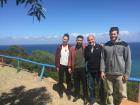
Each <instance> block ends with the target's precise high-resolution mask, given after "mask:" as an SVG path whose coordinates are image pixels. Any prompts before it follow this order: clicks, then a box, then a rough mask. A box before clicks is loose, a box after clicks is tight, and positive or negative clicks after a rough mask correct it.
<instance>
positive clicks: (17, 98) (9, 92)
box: [0, 66, 83, 105]
mask: <svg viewBox="0 0 140 105" xmlns="http://www.w3.org/2000/svg"><path fill="white" fill-rule="evenodd" d="M56 84H57V82H56V81H55V80H53V79H52V78H49V77H48V78H44V79H43V80H42V81H40V80H39V78H38V76H37V74H35V73H29V72H27V71H26V70H21V71H20V72H18V73H17V72H16V69H15V68H12V67H8V66H5V67H2V66H0V105H82V104H83V101H82V100H81V99H79V100H78V101H77V102H76V103H73V102H72V99H73V97H72V98H71V100H68V99H67V96H66V94H64V96H63V98H60V97H59V94H58V93H57V91H56V90H55V86H56Z"/></svg>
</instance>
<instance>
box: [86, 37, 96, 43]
mask: <svg viewBox="0 0 140 105" xmlns="http://www.w3.org/2000/svg"><path fill="white" fill-rule="evenodd" d="M94 42H95V39H94V37H93V36H89V37H88V43H89V44H90V45H93V44H94Z"/></svg>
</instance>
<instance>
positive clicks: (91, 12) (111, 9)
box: [0, 0, 140, 45]
mask: <svg viewBox="0 0 140 105" xmlns="http://www.w3.org/2000/svg"><path fill="white" fill-rule="evenodd" d="M15 1H16V0H8V3H7V4H6V5H4V7H3V8H2V7H1V8H0V45H5V44H6V45H7V44H8V45H9V44H10V45H12V44H53V43H55V44H56V43H61V41H62V36H63V34H64V33H69V34H70V43H75V38H76V36H77V35H79V34H81V35H83V36H84V37H85V39H84V40H85V42H86V37H87V36H88V35H89V33H93V34H94V35H95V38H96V42H98V43H104V42H106V41H108V40H109V35H108V31H109V29H110V27H112V26H118V27H119V29H120V38H121V39H122V40H125V41H127V42H140V38H139V35H140V6H139V5H140V0H42V1H43V2H41V3H42V5H43V6H44V8H45V10H46V11H44V14H45V16H46V19H42V20H41V22H38V21H37V20H36V21H34V22H33V18H32V17H30V16H28V15H27V11H28V9H29V7H25V6H24V5H20V6H16V4H15Z"/></svg>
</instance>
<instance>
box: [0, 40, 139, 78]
mask: <svg viewBox="0 0 140 105" xmlns="http://www.w3.org/2000/svg"><path fill="white" fill-rule="evenodd" d="M129 45H130V48H131V53H132V72H131V77H137V78H140V71H139V69H140V42H135V43H129ZM20 46H21V47H23V48H24V49H25V50H26V51H27V52H28V53H31V52H32V51H34V50H45V51H48V52H50V53H52V54H55V51H56V48H57V45H56V44H42V45H20ZM8 47H9V45H0V50H4V49H6V48H8Z"/></svg>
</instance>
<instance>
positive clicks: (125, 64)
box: [100, 41, 131, 76]
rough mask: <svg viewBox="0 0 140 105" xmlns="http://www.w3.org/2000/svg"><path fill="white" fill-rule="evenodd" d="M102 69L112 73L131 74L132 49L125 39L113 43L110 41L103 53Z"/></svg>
mask: <svg viewBox="0 0 140 105" xmlns="http://www.w3.org/2000/svg"><path fill="white" fill-rule="evenodd" d="M100 69H101V71H104V72H106V73H108V74H111V75H128V76H129V75H130V72H131V51H130V48H129V46H128V44H127V43H126V42H124V41H120V42H116V43H112V42H111V41H108V42H107V43H106V44H105V45H104V47H103V51H102V53H101V65H100Z"/></svg>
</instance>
